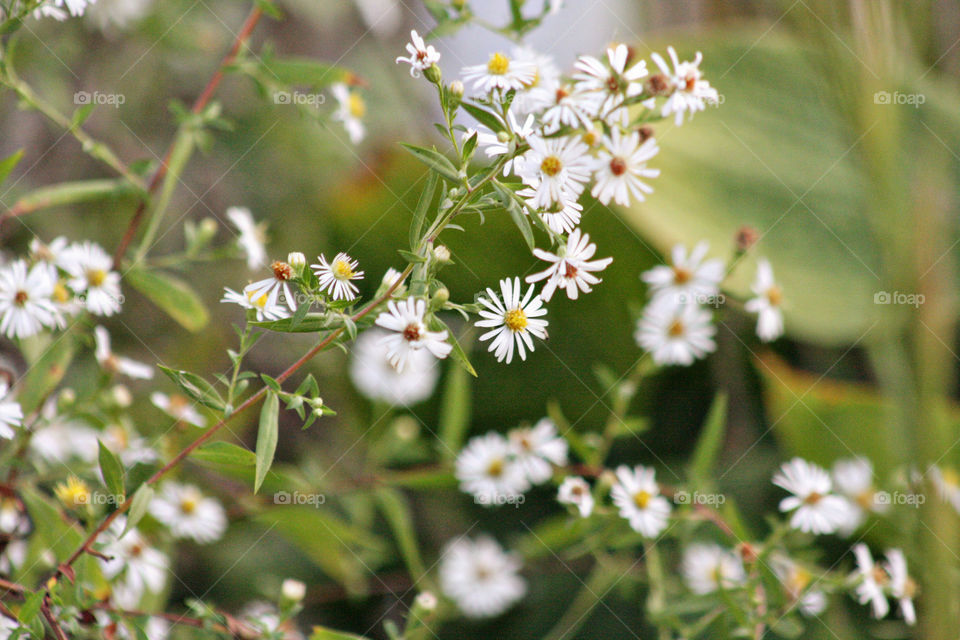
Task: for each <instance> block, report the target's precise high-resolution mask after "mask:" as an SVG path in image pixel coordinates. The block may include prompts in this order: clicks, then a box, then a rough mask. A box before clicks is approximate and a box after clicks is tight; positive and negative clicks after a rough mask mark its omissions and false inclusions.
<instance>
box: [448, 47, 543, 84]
mask: <svg viewBox="0 0 960 640" xmlns="http://www.w3.org/2000/svg"><path fill="white" fill-rule="evenodd" d="M462 74H463V79H464V80H465V81H467V82H473V88H474V89H478V90H480V91H482V92H483V93H489V92H491V91H493V90H494V89H500V90H501V91H509V90H511V89H516V90H520V89H523V88H524V87H525V86H527V85H529V84H530V83H532V82H533V81H534V79H535V78H536V75H537V67H536V65H535V64H533V63H531V62H527V61H522V60H511V59H510V58H509V57H508V56H506V55H505V54H503V53H494V54H491V55H490V60H488V61H487V63H486V64H476V65H471V66H469V67H464V68H463V71H462Z"/></svg>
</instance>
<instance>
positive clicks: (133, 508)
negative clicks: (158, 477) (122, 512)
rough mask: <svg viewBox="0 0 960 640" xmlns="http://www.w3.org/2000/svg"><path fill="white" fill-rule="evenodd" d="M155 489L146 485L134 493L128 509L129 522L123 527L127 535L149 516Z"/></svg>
mask: <svg viewBox="0 0 960 640" xmlns="http://www.w3.org/2000/svg"><path fill="white" fill-rule="evenodd" d="M153 493H154V491H153V487H151V486H150V485H148V484H146V483H144V484H142V485H140V486H139V487H138V488H137V490H136V491H134V492H133V497H132V498H131V499H130V508H129V509H127V521H126V524H125V525H124V527H123V534H121V535H125V534H126V533H127V532H128V531H130V529H133V528H134V527H135V526H137V524H139V523H140V521H141V520H143V516H145V515H147V509H148V508H149V507H150V501H151V500H153Z"/></svg>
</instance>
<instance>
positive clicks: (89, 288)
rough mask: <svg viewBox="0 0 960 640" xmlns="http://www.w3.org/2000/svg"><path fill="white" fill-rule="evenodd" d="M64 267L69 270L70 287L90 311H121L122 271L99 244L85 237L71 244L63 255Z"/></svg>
mask: <svg viewBox="0 0 960 640" xmlns="http://www.w3.org/2000/svg"><path fill="white" fill-rule="evenodd" d="M61 263H62V268H63V270H64V271H66V272H67V273H68V274H70V281H69V284H70V288H71V289H73V290H74V292H76V294H77V296H79V297H80V299H81V300H82V301H83V303H84V306H85V307H86V309H87V311H89V312H90V313H93V314H95V315H98V316H111V315H113V314H114V313H116V312H118V311H120V306H121V303H122V301H123V296H122V294H121V293H120V274H119V273H117V272H116V271H112V270H111V269H113V260H112V259H111V258H110V256H109V255H107V252H106V251H104V250H103V248H102V247H100V246H99V245H97V244H94V243H92V242H89V241H85V242H83V243H80V244H73V245H70V247H68V248H67V249H66V250H65V251H64V252H63V256H62V258H61Z"/></svg>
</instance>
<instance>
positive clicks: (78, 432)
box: [30, 401, 100, 464]
mask: <svg viewBox="0 0 960 640" xmlns="http://www.w3.org/2000/svg"><path fill="white" fill-rule="evenodd" d="M48 405H49V406H51V408H52V409H53V411H55V410H56V401H52V402H50V403H48ZM48 405H45V406H44V414H46V413H47V409H46V407H47V406H48ZM52 418H53V420H54V421H53V422H51V423H49V424H48V425H47V426H44V427H41V428H39V429H37V430H36V431H35V432H34V433H33V436H31V437H30V452H31V453H32V454H33V455H34V456H36V457H37V458H39V459H40V460H43V461H45V462H47V463H56V464H66V463H67V462H69V461H70V459H71V458H77V459H78V460H82V461H84V462H90V463H92V462H94V461H95V460H96V459H97V451H98V445H97V438H98V437H99V435H100V432H99V431H96V430H95V429H93V428H91V427H89V426H87V425H86V424H83V423H81V422H74V421H65V420H57V419H56V416H53V417H52Z"/></svg>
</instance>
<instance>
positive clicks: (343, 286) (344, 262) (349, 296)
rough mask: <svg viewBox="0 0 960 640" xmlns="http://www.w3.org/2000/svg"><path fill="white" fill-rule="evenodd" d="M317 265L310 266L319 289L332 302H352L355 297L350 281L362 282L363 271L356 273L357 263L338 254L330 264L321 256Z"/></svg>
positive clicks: (343, 254) (354, 289) (342, 254)
mask: <svg viewBox="0 0 960 640" xmlns="http://www.w3.org/2000/svg"><path fill="white" fill-rule="evenodd" d="M317 259H318V260H319V261H320V263H319V264H312V265H310V266H311V267H313V269H314V274H316V276H317V280H318V281H319V284H320V288H321V289H325V290H326V291H327V293H329V294H330V295H331V296H332V297H333V299H334V300H353V299H354V298H356V297H357V292H358V291H360V290H359V289H357V287H356V285H355V284H353V283H352V282H351V280H363V271H358V270H357V267H358V266H359V263H358V262H357V261H356V260H354V259H353V258H351V257H350V256H348V255H347V254H346V253H343V252H340V253H338V254H337V255H336V256H334V258H333V260H332V261H331V262H327V259H326V258H324V257H323V255H322V254H321V255H320V256H318V257H317Z"/></svg>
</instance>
